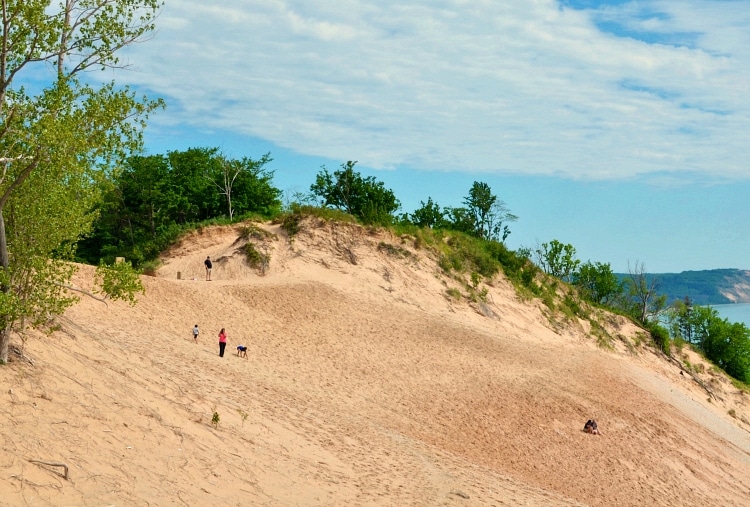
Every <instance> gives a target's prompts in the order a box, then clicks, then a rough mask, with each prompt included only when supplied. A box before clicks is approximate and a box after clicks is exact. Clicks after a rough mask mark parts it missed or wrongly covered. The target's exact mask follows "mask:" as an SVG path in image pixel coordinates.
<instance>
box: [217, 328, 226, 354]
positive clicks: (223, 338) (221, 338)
mask: <svg viewBox="0 0 750 507" xmlns="http://www.w3.org/2000/svg"><path fill="white" fill-rule="evenodd" d="M225 348H227V334H226V332H224V328H223V327H222V328H221V331H219V357H224V349H225Z"/></svg>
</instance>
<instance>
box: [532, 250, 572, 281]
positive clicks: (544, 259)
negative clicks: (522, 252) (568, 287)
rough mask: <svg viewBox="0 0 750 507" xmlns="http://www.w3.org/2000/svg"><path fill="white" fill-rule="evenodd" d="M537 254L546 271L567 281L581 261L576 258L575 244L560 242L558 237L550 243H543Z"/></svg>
mask: <svg viewBox="0 0 750 507" xmlns="http://www.w3.org/2000/svg"><path fill="white" fill-rule="evenodd" d="M536 254H537V260H538V262H539V266H540V267H541V268H542V269H543V270H544V272H545V273H547V274H549V275H552V276H554V277H556V278H559V279H560V280H564V281H566V282H569V281H570V280H571V277H572V275H573V273H574V272H575V271H576V269H577V268H578V265H579V264H580V263H581V261H579V260H578V259H576V258H575V255H576V249H575V248H574V247H573V245H570V244H563V243H560V242H559V241H557V240H556V239H553V240H552V241H550V242H549V243H542V246H541V247H540V248H539V249H537V251H536Z"/></svg>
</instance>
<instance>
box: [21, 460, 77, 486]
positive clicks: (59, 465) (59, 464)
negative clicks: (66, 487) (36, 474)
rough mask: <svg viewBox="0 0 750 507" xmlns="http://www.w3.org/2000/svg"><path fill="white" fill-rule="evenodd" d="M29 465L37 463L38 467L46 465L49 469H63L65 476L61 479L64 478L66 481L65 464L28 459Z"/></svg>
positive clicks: (66, 466) (66, 469) (66, 470)
mask: <svg viewBox="0 0 750 507" xmlns="http://www.w3.org/2000/svg"><path fill="white" fill-rule="evenodd" d="M29 463H38V464H40V465H47V466H50V467H63V468H64V469H65V475H63V477H65V480H66V481H67V480H68V465H66V464H65V463H53V462H51V461H42V460H38V459H30V460H29Z"/></svg>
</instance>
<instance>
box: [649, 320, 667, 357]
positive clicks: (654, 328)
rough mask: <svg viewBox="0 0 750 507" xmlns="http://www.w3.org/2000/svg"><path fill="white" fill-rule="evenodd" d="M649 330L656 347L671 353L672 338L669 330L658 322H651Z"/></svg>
mask: <svg viewBox="0 0 750 507" xmlns="http://www.w3.org/2000/svg"><path fill="white" fill-rule="evenodd" d="M647 330H648V332H649V333H650V334H651V339H652V340H653V341H654V345H656V348H657V349H659V350H661V351H662V352H664V353H665V354H667V355H670V353H671V351H670V345H671V340H670V338H669V331H667V329H666V328H665V327H664V326H662V325H660V324H658V323H651V324H649V325H648V326H647Z"/></svg>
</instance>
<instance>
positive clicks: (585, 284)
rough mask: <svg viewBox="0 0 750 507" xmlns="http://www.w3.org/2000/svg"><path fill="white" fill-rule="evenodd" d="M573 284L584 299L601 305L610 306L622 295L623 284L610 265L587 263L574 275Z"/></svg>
mask: <svg viewBox="0 0 750 507" xmlns="http://www.w3.org/2000/svg"><path fill="white" fill-rule="evenodd" d="M573 284H574V285H575V286H576V287H578V288H579V290H580V291H581V294H582V295H583V297H585V298H587V299H589V300H590V301H593V302H595V303H597V304H600V305H609V304H611V303H612V302H613V301H615V299H616V298H617V296H618V295H620V294H621V293H622V283H621V282H620V280H619V279H618V278H617V275H615V274H614V273H613V272H612V267H611V266H610V265H609V263H606V264H603V263H601V262H596V263H592V262H591V261H587V262H585V263H583V264H581V265H580V267H579V268H578V269H577V270H576V271H575V272H574V273H573Z"/></svg>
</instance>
